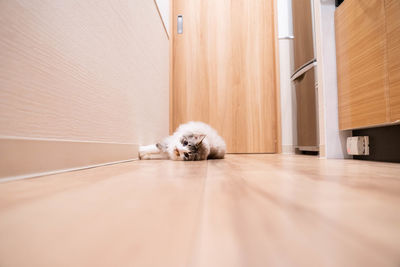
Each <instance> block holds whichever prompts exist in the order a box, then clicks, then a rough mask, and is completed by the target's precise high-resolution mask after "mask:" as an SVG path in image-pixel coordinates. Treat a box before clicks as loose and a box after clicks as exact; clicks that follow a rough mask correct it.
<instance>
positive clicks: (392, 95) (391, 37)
mask: <svg viewBox="0 0 400 267" xmlns="http://www.w3.org/2000/svg"><path fill="white" fill-rule="evenodd" d="M385 10H386V30H387V60H388V63H387V64H388V66H387V67H388V75H389V102H390V121H391V122H395V121H398V120H400V1H398V0H385Z"/></svg>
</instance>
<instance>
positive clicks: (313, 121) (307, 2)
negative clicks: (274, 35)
mask: <svg viewBox="0 0 400 267" xmlns="http://www.w3.org/2000/svg"><path fill="white" fill-rule="evenodd" d="M292 15H293V36H294V38H293V52H294V72H293V74H292V75H291V80H292V82H293V84H294V90H295V95H296V114H297V116H296V117H297V144H296V145H295V147H296V148H297V149H298V150H299V151H313V152H318V151H319V146H318V144H319V137H318V117H317V116H318V112H317V110H318V108H317V100H318V97H317V96H318V94H317V90H318V86H317V83H316V74H317V72H316V67H317V60H316V56H315V52H316V50H315V34H314V23H313V6H312V0H292Z"/></svg>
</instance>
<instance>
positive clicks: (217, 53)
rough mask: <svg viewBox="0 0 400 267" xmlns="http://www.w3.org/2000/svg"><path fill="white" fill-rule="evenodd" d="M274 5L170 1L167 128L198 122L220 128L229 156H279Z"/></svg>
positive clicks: (268, 1)
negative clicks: (179, 28) (179, 24)
mask: <svg viewBox="0 0 400 267" xmlns="http://www.w3.org/2000/svg"><path fill="white" fill-rule="evenodd" d="M274 5H275V3H274V1H273V0H252V1H248V0H218V1H215V0H191V1H188V0H174V1H173V21H174V23H173V28H172V30H173V33H172V37H173V40H172V41H173V48H172V49H173V51H172V55H173V61H172V90H171V119H172V120H171V128H172V129H171V130H174V129H176V127H178V126H179V124H181V123H184V122H187V121H190V120H200V121H204V122H206V123H209V124H210V125H211V126H213V127H214V128H216V129H217V130H218V132H219V133H220V134H221V135H222V136H223V138H224V139H225V141H226V143H227V147H228V152H231V153H274V152H276V151H277V104H276V66H275V61H276V58H275V55H276V54H275V42H276V34H275V26H274V25H275V23H274V21H275V18H274V8H275V7H274ZM178 15H182V16H183V33H182V34H178V33H177V16H178Z"/></svg>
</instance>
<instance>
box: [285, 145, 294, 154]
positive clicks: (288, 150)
mask: <svg viewBox="0 0 400 267" xmlns="http://www.w3.org/2000/svg"><path fill="white" fill-rule="evenodd" d="M282 154H295V146H294V145H282Z"/></svg>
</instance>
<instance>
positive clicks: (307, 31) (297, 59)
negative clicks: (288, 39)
mask: <svg viewBox="0 0 400 267" xmlns="http://www.w3.org/2000/svg"><path fill="white" fill-rule="evenodd" d="M311 10H312V7H311V1H310V0H292V13H293V35H294V39H293V50H294V70H295V71H296V70H297V69H298V68H300V67H301V66H302V65H304V64H305V63H307V62H308V61H310V60H312V59H314V58H315V55H314V37H313V33H314V29H313V25H312V16H313V15H312V12H311Z"/></svg>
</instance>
